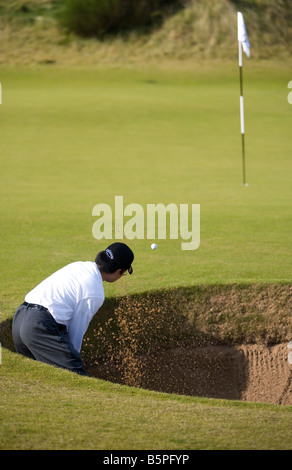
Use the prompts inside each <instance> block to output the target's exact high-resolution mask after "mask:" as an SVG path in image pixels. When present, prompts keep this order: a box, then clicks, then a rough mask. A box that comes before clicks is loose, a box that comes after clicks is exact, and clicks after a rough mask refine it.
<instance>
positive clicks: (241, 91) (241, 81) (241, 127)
mask: <svg viewBox="0 0 292 470" xmlns="http://www.w3.org/2000/svg"><path fill="white" fill-rule="evenodd" d="M238 59H239V81H240V98H239V100H240V129H241V148H242V174H243V185H244V186H248V184H247V182H246V178H245V141H244V137H245V132H244V101H243V78H242V44H241V42H240V41H238Z"/></svg>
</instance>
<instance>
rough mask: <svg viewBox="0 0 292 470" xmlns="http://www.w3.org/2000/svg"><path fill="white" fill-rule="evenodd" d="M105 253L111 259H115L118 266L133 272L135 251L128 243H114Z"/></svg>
mask: <svg viewBox="0 0 292 470" xmlns="http://www.w3.org/2000/svg"><path fill="white" fill-rule="evenodd" d="M105 253H106V256H107V257H108V258H109V259H111V260H113V261H114V262H115V263H116V264H117V266H118V268H120V269H122V270H123V271H128V272H129V274H132V272H133V268H132V263H133V261H134V253H133V252H132V250H131V248H129V247H128V245H126V244H125V243H120V242H116V243H112V244H111V245H109V246H108V247H107V248H106V249H105Z"/></svg>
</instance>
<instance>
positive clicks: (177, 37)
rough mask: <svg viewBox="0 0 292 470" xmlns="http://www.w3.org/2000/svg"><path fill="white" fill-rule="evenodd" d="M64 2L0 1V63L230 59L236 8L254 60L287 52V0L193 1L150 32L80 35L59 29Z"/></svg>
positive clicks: (291, 8)
mask: <svg viewBox="0 0 292 470" xmlns="http://www.w3.org/2000/svg"><path fill="white" fill-rule="evenodd" d="M63 6H64V1H63V0H55V1H53V0H51V1H50V0H41V1H36V0H27V1H24V0H10V1H5V0H0V25H1V30H2V36H3V40H2V46H1V50H0V52H1V57H2V59H1V60H2V63H3V62H4V63H21V64H29V63H49V64H51V63H56V62H57V63H62V64H75V63H76V64H81V63H82V64H92V63H96V62H98V63H101V62H106V63H109V62H114V63H117V62H118V63H119V62H140V61H145V60H147V61H148V60H151V61H157V60H159V61H161V60H162V59H172V60H174V59H179V60H194V59H195V58H198V57H199V58H232V59H233V58H234V57H236V55H237V33H236V27H237V26H236V11H237V10H239V9H240V10H241V11H242V12H243V14H244V17H245V21H246V24H247V30H248V35H249V40H250V43H251V46H252V57H253V58H273V57H277V58H279V57H282V58H284V59H285V58H287V57H289V56H290V55H291V48H290V47H289V45H290V44H291V39H292V4H291V2H289V1H285V0H282V1H281V2H268V1H266V0H253V1H252V0H250V1H248V2H238V1H235V0H234V1H231V0H222V1H220V2H217V1H216V0H204V1H203V0H191V1H189V2H188V3H187V4H186V6H185V8H183V9H180V10H179V11H178V12H176V13H175V14H173V15H171V16H166V17H165V19H164V21H160V26H159V27H157V28H155V29H154V30H152V31H151V32H145V31H144V32H143V31H141V30H139V29H138V30H137V31H133V32H130V33H127V34H126V35H125V34H124V33H119V34H117V35H116V36H111V37H110V38H108V39H105V40H97V39H83V38H79V37H78V36H77V35H74V34H73V33H71V32H69V31H68V30H67V29H64V28H62V27H60V24H59V20H58V18H59V16H60V11H62V8H63Z"/></svg>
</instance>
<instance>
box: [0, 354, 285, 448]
mask: <svg viewBox="0 0 292 470" xmlns="http://www.w3.org/2000/svg"><path fill="white" fill-rule="evenodd" d="M3 359H4V361H3V364H2V366H1V381H3V386H2V387H1V388H2V390H1V397H2V399H1V405H0V410H1V435H0V448H1V449H16V450H19V449H24V450H27V449H32V450H39V449H49V450H50V449H64V450H66V449H68V450H70V449H74V450H75V449H77V450H78V449H88V450H90V449H94V450H111V449H112V450H125V449H128V450H129V449H135V450H145V449H148V450H149V449H151V450H155V449H164V450H167V449H171V450H177V449H184V450H190V449H191V450H195V449H229V450H230V449H251V450H252V449H287V450H289V449H291V444H292V441H291V411H292V407H287V406H286V407H280V406H273V405H262V404H248V403H240V402H236V401H234V402H233V401H224V400H212V399H208V400H207V399H204V398H200V399H198V398H194V397H182V396H178V395H168V394H163V393H157V392H149V391H145V390H141V389H133V388H131V387H125V386H120V385H116V384H111V383H107V382H103V381H100V380H96V379H91V378H81V377H79V376H77V375H76V374H72V373H70V372H66V371H61V370H59V369H55V368H52V367H49V366H47V365H45V364H41V363H34V362H33V361H30V360H28V359H19V357H17V356H15V355H14V354H12V353H9V352H6V351H5V353H4V358H3ZM4 377H5V383H4ZM247 422H248V426H247Z"/></svg>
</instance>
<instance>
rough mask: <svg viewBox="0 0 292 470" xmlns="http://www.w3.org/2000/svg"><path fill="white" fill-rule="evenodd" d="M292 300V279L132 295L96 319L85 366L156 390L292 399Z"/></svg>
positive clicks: (285, 401)
mask: <svg viewBox="0 0 292 470" xmlns="http://www.w3.org/2000/svg"><path fill="white" fill-rule="evenodd" d="M291 301H292V289H291V286H260V287H259V286H221V287H220V286H219V287H218V286H209V287H197V288H192V289H190V290H186V289H185V290H175V291H172V292H171V291H166V292H156V293H149V294H147V295H141V296H139V295H136V296H132V297H130V296H126V297H124V298H121V299H119V301H118V302H117V303H116V305H114V306H113V305H112V306H110V308H108V311H105V312H104V314H105V315H104V318H103V317H102V315H100V316H97V317H96V319H95V322H93V323H92V325H91V330H90V332H89V334H88V337H87V343H86V341H85V343H84V349H83V352H84V356H83V357H84V359H85V365H86V368H87V370H88V372H89V374H90V375H92V376H95V377H99V378H102V379H106V380H109V381H112V382H118V383H121V384H126V385H130V386H135V387H142V388H145V389H150V390H157V391H163V392H168V393H176V394H183V395H193V396H203V397H211V398H222V399H235V400H245V401H254V402H263V403H274V404H284V405H288V404H289V405H292V365H290V364H289V363H288V353H289V349H288V347H287V345H288V342H289V340H291V337H290V333H291V331H292V318H291V305H292V302H291ZM288 338H289V339H288ZM291 351H292V350H291Z"/></svg>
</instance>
